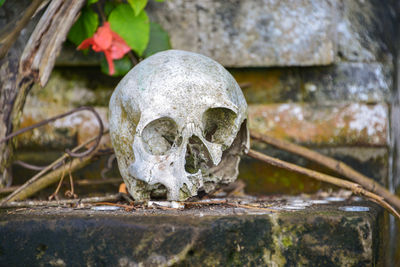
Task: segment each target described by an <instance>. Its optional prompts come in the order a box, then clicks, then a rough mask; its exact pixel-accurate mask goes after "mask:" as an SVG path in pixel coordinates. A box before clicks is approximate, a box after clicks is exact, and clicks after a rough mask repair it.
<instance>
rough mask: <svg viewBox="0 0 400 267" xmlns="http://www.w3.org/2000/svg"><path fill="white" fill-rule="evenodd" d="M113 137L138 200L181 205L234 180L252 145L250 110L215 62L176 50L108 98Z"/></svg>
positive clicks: (138, 69)
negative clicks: (156, 200)
mask: <svg viewBox="0 0 400 267" xmlns="http://www.w3.org/2000/svg"><path fill="white" fill-rule="evenodd" d="M109 116H110V134H111V139H112V143H113V146H114V149H115V153H116V156H117V159H118V166H119V169H120V172H121V175H122V177H123V179H124V181H125V183H126V185H127V188H128V190H129V192H130V194H131V195H132V196H133V197H134V198H135V199H136V200H144V199H150V198H152V197H155V198H167V199H169V200H185V199H187V198H189V197H192V196H196V195H197V194H198V193H199V192H205V193H209V192H212V191H214V190H216V189H218V188H219V187H220V186H221V185H223V184H229V183H231V182H233V181H234V180H235V179H236V177H237V175H238V164H239V161H240V154H241V153H242V152H243V151H245V150H247V149H248V147H249V137H248V130H247V120H246V118H247V104H246V100H245V98H244V96H243V94H242V91H241V89H240V87H239V85H238V84H237V83H236V81H235V80H234V78H233V77H232V76H231V75H230V74H229V72H228V71H226V70H225V69H224V67H223V66H221V65H220V64H219V63H217V62H215V61H214V60H212V59H210V58H207V57H205V56H202V55H199V54H195V53H191V52H185V51H178V50H169V51H165V52H160V53H157V54H155V55H153V56H151V57H149V58H147V59H146V60H143V61H142V62H140V63H139V64H138V65H137V66H135V67H134V68H133V69H132V70H131V71H130V72H129V73H128V74H127V75H126V76H125V77H124V78H123V79H122V80H121V82H120V83H119V85H118V86H117V88H116V89H115V91H114V93H113V95H112V97H111V100H110V114H109Z"/></svg>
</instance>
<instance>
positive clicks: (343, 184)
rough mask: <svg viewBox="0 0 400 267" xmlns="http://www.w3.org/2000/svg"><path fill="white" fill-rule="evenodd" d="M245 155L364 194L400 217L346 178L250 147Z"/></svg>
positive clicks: (381, 201)
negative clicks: (304, 166)
mask: <svg viewBox="0 0 400 267" xmlns="http://www.w3.org/2000/svg"><path fill="white" fill-rule="evenodd" d="M247 155H248V156H249V157H252V158H255V159H258V160H260V161H263V162H265V163H268V164H271V165H273V166H276V167H279V168H283V169H287V170H290V171H294V172H297V173H301V174H304V175H307V176H309V177H311V178H314V179H317V180H319V181H322V182H326V183H330V184H333V185H336V186H338V187H342V188H346V189H350V190H351V191H353V193H355V194H357V195H364V196H366V197H368V198H370V199H371V200H373V201H374V202H376V203H378V204H379V205H381V206H382V207H384V208H385V209H387V210H388V211H389V212H390V213H392V214H393V215H395V216H396V217H397V218H399V219H400V214H399V213H398V212H397V211H396V210H395V209H394V208H393V207H392V206H391V205H390V204H388V203H387V202H386V201H385V200H384V199H383V198H382V197H381V196H378V195H376V194H374V193H371V192H369V191H367V190H365V189H364V188H362V187H361V186H360V185H359V184H357V183H353V182H350V181H346V180H343V179H340V178H337V177H333V176H330V175H327V174H323V173H320V172H317V171H313V170H309V169H306V168H303V167H300V166H297V165H295V164H292V163H289V162H286V161H283V160H280V159H277V158H273V157H270V156H267V155H264V154H262V153H260V152H257V151H255V150H252V149H250V150H249V152H248V153H247Z"/></svg>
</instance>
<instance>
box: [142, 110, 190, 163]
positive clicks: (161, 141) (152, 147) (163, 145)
mask: <svg viewBox="0 0 400 267" xmlns="http://www.w3.org/2000/svg"><path fill="white" fill-rule="evenodd" d="M142 140H143V142H144V147H145V149H146V151H147V152H149V153H150V154H152V155H165V154H166V153H167V152H168V151H170V150H171V147H172V146H173V145H175V146H179V145H180V143H181V142H182V140H181V139H180V138H178V125H177V124H176V123H175V121H173V120H172V119H171V118H167V117H164V118H160V119H157V120H154V121H152V122H150V123H149V124H147V125H146V127H145V128H144V129H143V131H142Z"/></svg>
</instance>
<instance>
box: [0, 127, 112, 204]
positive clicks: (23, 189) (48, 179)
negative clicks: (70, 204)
mask: <svg viewBox="0 0 400 267" xmlns="http://www.w3.org/2000/svg"><path fill="white" fill-rule="evenodd" d="M107 132H108V131H107ZM107 132H104V134H106V133H107ZM96 139H97V136H96V137H93V138H91V139H90V140H88V141H86V142H85V143H83V144H81V145H79V146H77V147H75V148H74V149H72V152H76V151H78V150H79V149H81V148H83V147H84V146H86V145H88V144H90V143H91V142H93V141H95V140H96ZM92 155H93V154H92ZM68 157H69V155H68V154H67V153H65V154H64V155H63V156H61V157H60V158H58V159H57V160H56V161H54V162H53V163H52V164H50V165H49V166H47V167H46V168H45V169H43V170H41V171H40V172H39V173H37V174H36V175H35V176H33V177H32V178H31V179H29V180H28V181H27V182H25V183H24V184H23V185H21V186H20V187H19V188H18V189H17V190H15V191H14V192H13V193H11V194H10V195H8V196H7V197H5V198H4V199H2V200H1V202H0V206H3V205H4V204H5V203H7V202H10V201H15V200H23V199H25V198H27V197H29V196H31V195H32V194H34V193H36V192H37V191H39V190H40V189H42V188H44V187H46V186H48V185H49V184H51V183H54V182H56V181H57V179H58V177H60V175H61V174H62V171H63V168H66V167H65V166H64V167H63V168H58V169H56V170H54V171H52V172H51V173H49V174H47V175H45V176H44V177H42V176H43V174H45V173H46V172H48V171H49V170H51V169H52V168H53V167H54V166H57V165H58V164H59V163H61V162H63V161H64V160H65V159H67V158H68ZM91 158H92V156H91V155H89V156H87V157H84V158H76V159H74V160H73V161H72V162H71V168H73V169H74V170H76V169H79V168H82V167H83V166H85V165H86V164H88V163H89V161H90V159H91ZM41 177H42V179H40V178H41Z"/></svg>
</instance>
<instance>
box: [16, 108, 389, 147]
mask: <svg viewBox="0 0 400 267" xmlns="http://www.w3.org/2000/svg"><path fill="white" fill-rule="evenodd" d="M69 109H70V108H67V107H62V108H60V107H56V106H53V108H51V106H49V105H48V106H41V105H36V106H35V105H28V106H27V107H25V110H24V113H23V116H22V118H21V127H26V126H29V125H32V124H33V123H36V122H39V121H41V120H43V119H46V118H49V117H50V116H52V115H56V114H60V113H63V112H66V111H68V110H69ZM96 110H97V111H98V112H99V113H100V115H101V117H102V119H103V121H104V122H105V126H106V128H107V125H108V120H107V110H108V109H107V108H105V107H97V108H96ZM388 119H389V114H388V107H387V105H386V104H375V105H367V104H361V103H353V104H337V105H329V106H314V105H312V104H294V103H289V104H266V105H249V125H250V129H251V130H255V131H258V132H260V133H265V134H268V135H271V136H273V137H277V138H283V139H287V140H290V141H293V142H295V143H302V144H306V145H311V146H354V145H357V146H386V145H387V134H388ZM97 125H98V123H97V121H96V119H95V117H94V116H93V115H92V114H91V113H90V112H88V111H83V112H79V113H75V114H73V115H71V116H69V117H66V118H64V119H61V120H58V121H56V122H55V123H53V124H52V125H47V126H44V127H41V128H38V129H35V130H33V131H31V132H28V133H25V134H22V135H20V136H19V137H17V140H18V143H19V144H20V145H21V146H36V147H43V146H47V147H48V148H57V147H58V148H60V147H61V148H62V147H65V146H67V145H71V141H72V142H74V140H75V141H76V140H77V141H78V142H79V143H81V142H84V141H85V140H87V139H88V138H90V137H91V136H94V135H96V134H97V132H98V126H97ZM107 139H108V138H107ZM104 142H105V143H106V144H108V145H110V144H109V140H104Z"/></svg>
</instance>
